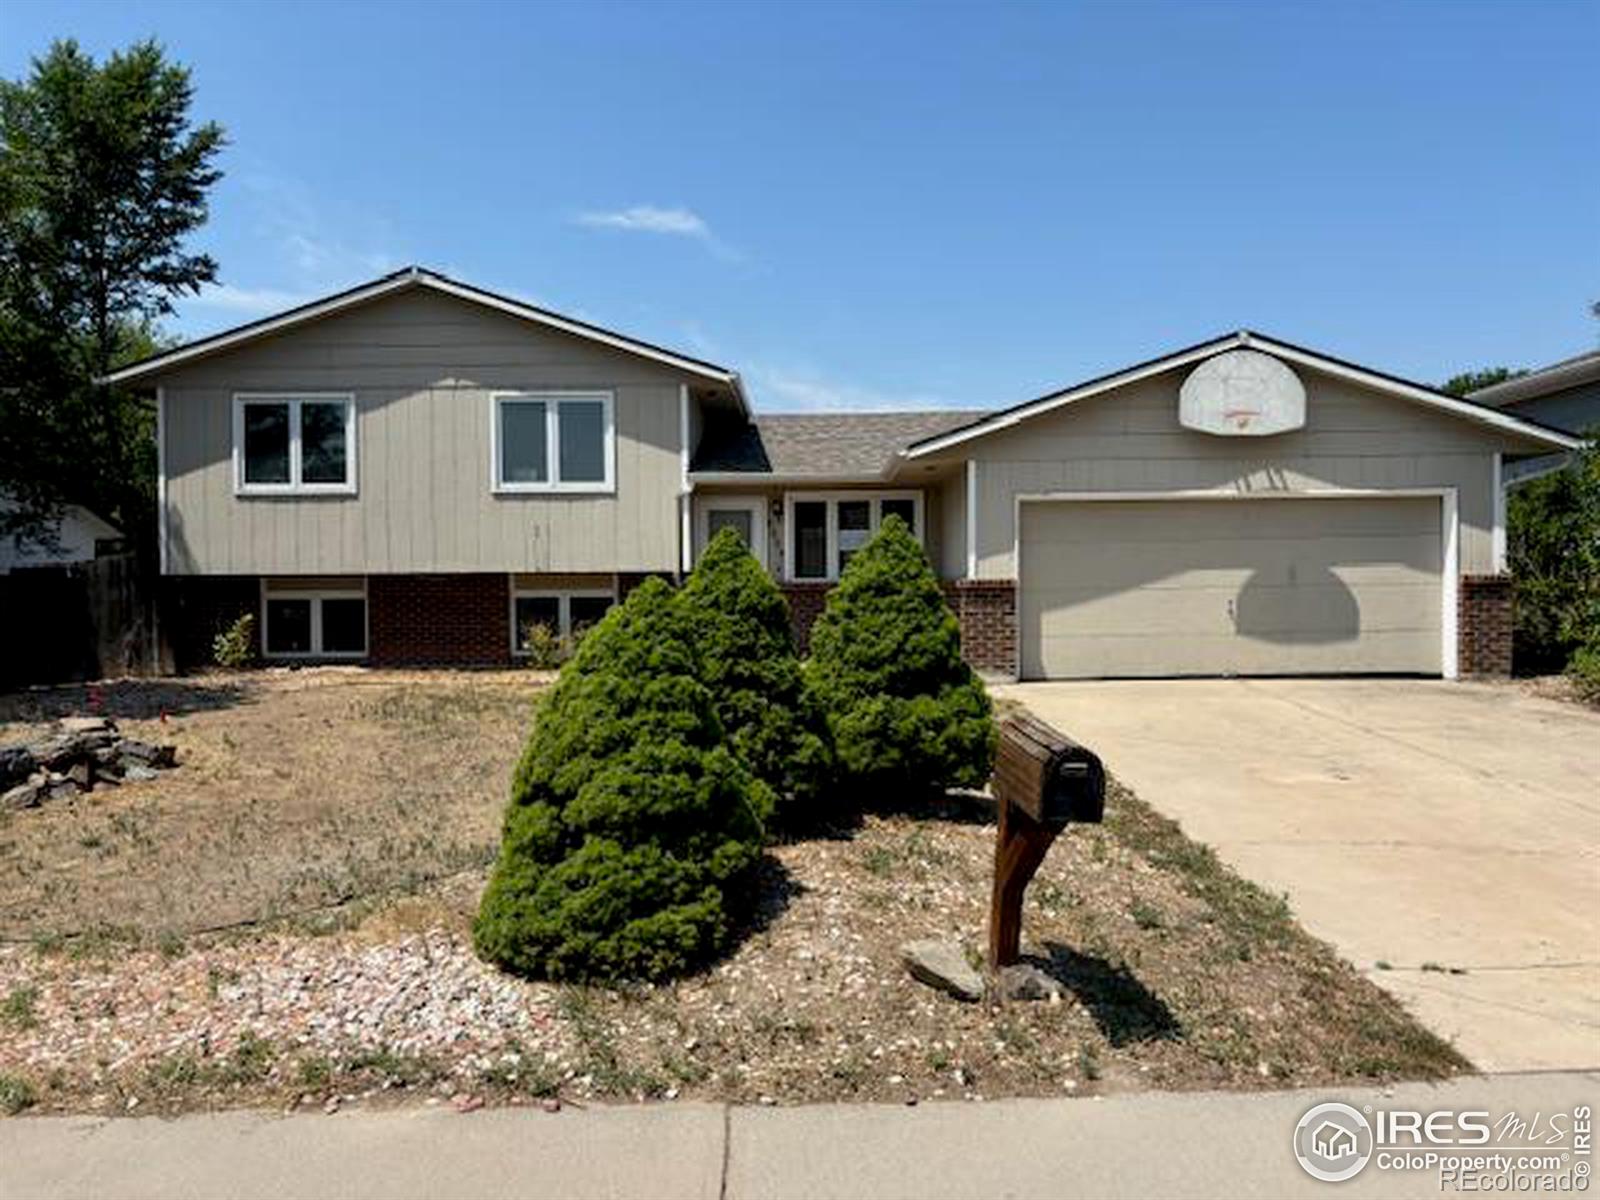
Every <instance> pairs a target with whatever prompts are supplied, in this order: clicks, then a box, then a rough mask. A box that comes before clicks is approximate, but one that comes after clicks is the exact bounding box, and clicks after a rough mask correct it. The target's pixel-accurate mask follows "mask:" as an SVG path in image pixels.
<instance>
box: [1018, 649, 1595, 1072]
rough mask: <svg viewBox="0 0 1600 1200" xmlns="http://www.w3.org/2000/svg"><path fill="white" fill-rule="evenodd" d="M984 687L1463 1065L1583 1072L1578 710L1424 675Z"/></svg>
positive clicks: (1591, 789) (1591, 906)
mask: <svg viewBox="0 0 1600 1200" xmlns="http://www.w3.org/2000/svg"><path fill="white" fill-rule="evenodd" d="M997 693H998V694H1000V695H1004V696H1010V697H1012V698H1014V699H1017V700H1020V701H1021V702H1023V703H1024V704H1026V705H1027V706H1028V707H1029V708H1031V709H1032V710H1033V711H1034V712H1035V713H1036V714H1038V716H1039V717H1040V718H1042V719H1043V720H1045V721H1048V722H1050V723H1051V724H1053V725H1055V726H1057V727H1058V728H1060V729H1061V730H1063V731H1064V732H1066V733H1068V734H1070V735H1071V736H1072V737H1074V738H1076V739H1078V740H1079V741H1081V742H1083V743H1084V744H1086V745H1088V746H1090V747H1091V748H1093V749H1095V750H1096V751H1098V752H1099V753H1100V755H1101V756H1102V757H1103V758H1104V759H1105V761H1106V764H1107V766H1108V767H1109V768H1110V769H1111V770H1112V771H1113V772H1114V773H1115V774H1116V775H1117V776H1118V777H1119V778H1121V779H1122V781H1123V782H1124V783H1126V784H1127V785H1128V786H1129V787H1131V788H1132V789H1133V790H1134V791H1136V792H1137V793H1138V794H1139V795H1140V796H1141V797H1142V798H1144V799H1145V800H1146V801H1148V802H1149V803H1150V804H1152V805H1154V806H1155V807H1156V808H1157V809H1159V810H1161V811H1162V812H1164V813H1166V814H1167V815H1169V816H1171V817H1174V818H1176V819H1177V820H1178V821H1180V822H1182V824H1183V827H1184V829H1185V830H1186V831H1187V832H1188V833H1189V834H1190V835H1191V836H1193V837H1196V838H1198V839H1199V840H1201V841H1203V842H1207V843H1209V844H1210V845H1211V846H1212V847H1214V848H1215V849H1216V851H1217V853H1218V854H1220V855H1221V856H1222V857H1223V858H1224V859H1225V860H1226V861H1227V862H1228V863H1230V864H1231V865H1232V866H1234V867H1235V868H1236V869H1238V870H1239V871H1240V872H1241V873H1242V874H1243V875H1245V876H1247V877H1248V878H1250V879H1253V880H1255V881H1256V882H1258V883H1260V884H1262V885H1263V886H1265V887H1267V888H1269V889H1271V890H1273V891H1277V892H1286V893H1287V894H1288V896H1289V899H1290V902H1291V903H1292V904H1293V906H1294V909H1295V912H1296V914H1297V915H1298V916H1299V918H1300V920H1301V921H1302V923H1303V924H1304V925H1305V926H1306V927H1307V928H1308V929H1310V930H1311V932H1312V933H1314V934H1316V935H1317V936H1319V937H1322V938H1326V939H1327V940H1328V941H1330V942H1332V943H1333V944H1334V945H1335V946H1337V947H1338V948H1339V950H1340V952H1341V953H1343V954H1344V955H1345V956H1346V957H1347V958H1348V959H1350V961H1352V962H1353V963H1355V964H1356V965H1357V966H1358V967H1359V968H1361V969H1362V970H1363V971H1365V972H1366V973H1367V974H1368V975H1369V977H1370V978H1371V979H1373V980H1374V981H1375V982H1377V983H1378V984H1380V985H1381V986H1383V987H1385V988H1387V989H1388V990H1389V991H1391V992H1393V993H1394V994H1395V995H1397V996H1399V997H1400V998H1401V999H1402V1000H1404V1001H1405V1002H1406V1003H1407V1005H1408V1006H1409V1007H1410V1008H1411V1010H1412V1011H1413V1012H1414V1013H1415V1014H1416V1015H1417V1016H1418V1017H1419V1018H1420V1019H1421V1020H1422V1021H1424V1022H1425V1023H1426V1024H1428V1025H1429V1026H1430V1027H1431V1028H1433V1029H1434V1030H1435V1031H1437V1032H1438V1033H1440V1034H1442V1035H1444V1036H1445V1037H1448V1038H1450V1039H1452V1040H1454V1041H1455V1043H1456V1045H1457V1046H1458V1047H1459V1048H1460V1049H1461V1051H1462V1052H1463V1053H1464V1054H1466V1055H1467V1057H1468V1058H1470V1059H1471V1060H1472V1061H1473V1062H1474V1063H1476V1064H1477V1065H1478V1066H1479V1067H1480V1068H1482V1069H1484V1070H1490V1071H1506V1070H1525V1069H1544V1068H1553V1067H1592V1066H1596V1065H1600V715H1597V714H1594V713H1591V712H1588V711H1586V710H1582V709H1579V708H1577V707H1574V706H1571V705H1565V704H1561V703H1558V702H1555V701H1548V700H1539V699H1534V698H1532V697H1529V696H1525V695H1523V694H1521V693H1519V692H1518V691H1517V690H1515V689H1514V688H1510V687H1501V686H1492V685H1485V684H1468V683H1445V682H1437V681H1400V680H1357V679H1350V680H1325V679H1323V680H1311V679H1296V680H1182V681H1159V682H1155V681H1129V682H1098V683H1030V684H1018V685H1013V686H1009V687H1002V688H999V689H997ZM1380 962H1382V963H1386V964H1389V969H1379V968H1378V966H1377V964H1378V963H1380ZM1425 967H1426V969H1424V968H1425ZM1436 968H1444V970H1438V969H1436ZM1457 972H1463V973H1457Z"/></svg>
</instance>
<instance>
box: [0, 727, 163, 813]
mask: <svg viewBox="0 0 1600 1200" xmlns="http://www.w3.org/2000/svg"><path fill="white" fill-rule="evenodd" d="M177 765H178V764H177V748H176V747H175V746H166V745H161V746H158V745H156V744H155V743H153V742H142V741H140V740H139V739H138V738H130V737H123V736H122V735H121V734H119V733H118V732H117V726H116V722H114V721H112V720H111V719H110V718H108V717H67V718H65V719H63V720H61V721H59V722H57V724H56V728H55V730H54V731H52V732H51V733H50V734H49V735H47V736H46V737H43V738H41V739H40V740H38V741H36V742H21V743H18V744H16V745H10V746H0V809H15V808H33V807H35V806H37V805H39V804H42V803H43V802H44V801H46V800H64V799H67V798H69V797H72V796H76V795H78V794H79V793H80V792H91V791H93V790H94V788H95V786H96V785H97V784H98V785H99V786H101V787H116V786H118V785H119V784H122V783H134V782H138V781H140V780H145V779H154V778H155V777H156V773H157V772H158V771H161V770H166V769H167V768H170V767H175V766H177Z"/></svg>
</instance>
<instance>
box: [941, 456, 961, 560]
mask: <svg viewBox="0 0 1600 1200" xmlns="http://www.w3.org/2000/svg"><path fill="white" fill-rule="evenodd" d="M939 529H940V536H939V558H938V560H937V562H936V565H937V567H938V568H939V575H940V577H941V578H943V579H963V578H965V577H966V574H967V465H966V463H962V464H961V465H960V468H959V469H958V470H957V471H956V472H955V474H953V475H951V476H949V477H947V478H946V479H945V481H944V486H943V487H942V488H941V489H940V494H939Z"/></svg>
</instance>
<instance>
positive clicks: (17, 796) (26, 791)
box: [0, 780, 44, 812]
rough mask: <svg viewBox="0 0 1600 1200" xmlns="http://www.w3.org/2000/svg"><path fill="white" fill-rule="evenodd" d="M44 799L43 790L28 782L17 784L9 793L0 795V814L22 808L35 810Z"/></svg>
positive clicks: (37, 785)
mask: <svg viewBox="0 0 1600 1200" xmlns="http://www.w3.org/2000/svg"><path fill="white" fill-rule="evenodd" d="M43 798H44V788H42V787H41V786H40V785H39V784H37V783H35V782H33V781H31V780H29V781H27V782H24V783H19V784H17V786H16V787H14V788H12V789H11V790H10V791H8V792H5V793H3V794H0V812H11V811H14V810H16V809H22V808H35V807H37V806H38V804H39V801H40V800H42V799H43Z"/></svg>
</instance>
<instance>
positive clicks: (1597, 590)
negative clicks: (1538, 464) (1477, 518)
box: [1506, 430, 1600, 672]
mask: <svg viewBox="0 0 1600 1200" xmlns="http://www.w3.org/2000/svg"><path fill="white" fill-rule="evenodd" d="M1595 434H1600V430H1597V431H1595ZM1506 532H1507V539H1506V540H1507V547H1506V549H1507V558H1508V565H1509V567H1510V570H1511V574H1512V581H1513V582H1512V586H1513V588H1514V592H1513V595H1514V597H1515V600H1514V603H1515V606H1516V620H1515V626H1514V631H1515V632H1514V638H1515V642H1514V645H1515V650H1514V655H1515V660H1516V664H1517V669H1518V670H1519V671H1530V672H1539V671H1559V670H1561V669H1563V668H1564V667H1565V666H1566V665H1567V662H1568V660H1569V659H1570V658H1571V656H1572V655H1573V653H1574V652H1575V651H1576V650H1577V649H1578V648H1579V647H1581V646H1584V645H1590V646H1600V450H1597V449H1596V445H1595V441H1594V435H1591V438H1590V441H1589V443H1588V445H1587V447H1586V448H1585V449H1584V450H1582V451H1580V452H1579V453H1578V454H1577V455H1576V456H1575V458H1574V460H1573V462H1572V463H1571V465H1569V466H1568V467H1567V468H1565V469H1564V470H1561V471H1554V472H1552V473H1550V474H1548V475H1542V476H1539V477H1538V478H1536V479H1530V480H1528V481H1526V482H1524V483H1519V484H1517V485H1516V486H1515V487H1513V488H1512V489H1511V492H1510V499H1509V501H1508V503H1507V506H1506Z"/></svg>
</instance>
